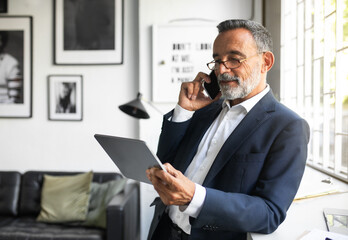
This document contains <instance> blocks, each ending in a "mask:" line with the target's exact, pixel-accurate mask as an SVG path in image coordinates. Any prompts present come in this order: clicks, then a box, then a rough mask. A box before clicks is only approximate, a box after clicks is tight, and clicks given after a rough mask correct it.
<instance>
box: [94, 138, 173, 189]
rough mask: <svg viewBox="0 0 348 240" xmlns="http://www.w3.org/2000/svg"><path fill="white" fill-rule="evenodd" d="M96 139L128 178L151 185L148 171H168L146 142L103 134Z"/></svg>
mask: <svg viewBox="0 0 348 240" xmlns="http://www.w3.org/2000/svg"><path fill="white" fill-rule="evenodd" d="M94 137H95V139H96V140H97V141H98V142H99V144H100V145H101V146H102V148H103V149H104V150H105V152H106V153H107V154H108V155H109V157H110V158H111V160H112V161H113V162H114V163H115V165H116V166H117V167H118V169H119V170H120V172H121V173H122V174H123V175H124V176H125V177H126V178H130V179H133V180H136V181H139V182H144V183H149V184H151V181H150V180H149V179H148V178H147V177H146V169H148V168H151V167H154V166H158V167H160V168H162V169H163V170H164V171H166V170H165V168H164V167H163V165H162V163H161V161H160V160H159V159H158V158H157V156H156V155H155V154H153V153H152V152H151V150H150V149H149V148H148V146H147V145H146V143H145V142H144V141H141V140H137V139H131V138H122V137H115V136H107V135H102V134H95V135H94Z"/></svg>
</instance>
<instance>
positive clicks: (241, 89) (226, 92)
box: [218, 67, 261, 100]
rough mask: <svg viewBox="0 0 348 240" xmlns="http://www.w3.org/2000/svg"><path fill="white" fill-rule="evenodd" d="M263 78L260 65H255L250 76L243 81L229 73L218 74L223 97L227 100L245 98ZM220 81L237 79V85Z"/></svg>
mask: <svg viewBox="0 0 348 240" xmlns="http://www.w3.org/2000/svg"><path fill="white" fill-rule="evenodd" d="M260 80H261V73H260V71H259V68H258V67H255V68H254V69H253V70H252V72H251V74H250V77H249V78H247V79H245V80H244V81H242V80H241V79H240V78H239V77H236V76H231V75H229V74H228V73H223V74H221V75H219V76H218V82H219V86H220V89H221V93H222V97H223V98H225V99H227V100H235V99H238V98H245V97H246V96H248V95H249V94H250V93H251V92H252V91H253V90H254V89H255V88H256V86H257V85H259V83H260ZM220 81H236V82H237V83H238V86H237V87H231V86H229V85H227V84H220Z"/></svg>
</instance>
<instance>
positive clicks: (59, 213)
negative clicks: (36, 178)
mask: <svg viewBox="0 0 348 240" xmlns="http://www.w3.org/2000/svg"><path fill="white" fill-rule="evenodd" d="M92 178H93V172H88V173H81V174H77V175H74V176H50V175H44V182H43V187H42V191H41V211H40V214H39V216H38V218H37V220H38V221H42V222H52V223H54V222H56V223H58V222H73V221H84V220H85V219H86V215H87V212H88V203H89V195H90V186H91V182H92Z"/></svg>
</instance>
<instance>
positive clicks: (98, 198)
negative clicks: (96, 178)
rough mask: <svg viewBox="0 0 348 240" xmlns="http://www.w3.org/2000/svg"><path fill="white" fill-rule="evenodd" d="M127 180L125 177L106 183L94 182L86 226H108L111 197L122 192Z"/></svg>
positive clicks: (84, 223)
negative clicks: (107, 212) (108, 209)
mask: <svg viewBox="0 0 348 240" xmlns="http://www.w3.org/2000/svg"><path fill="white" fill-rule="evenodd" d="M126 182H127V180H126V179H125V178H123V179H119V180H113V181H109V182H106V183H92V184H91V193H90V199H89V206H88V213H87V216H86V221H84V222H83V225H85V226H93V227H101V228H106V208H107V205H108V203H109V202H110V201H111V199H112V198H113V197H114V196H115V195H116V194H118V193H119V192H121V191H122V190H123V189H124V187H125V185H126Z"/></svg>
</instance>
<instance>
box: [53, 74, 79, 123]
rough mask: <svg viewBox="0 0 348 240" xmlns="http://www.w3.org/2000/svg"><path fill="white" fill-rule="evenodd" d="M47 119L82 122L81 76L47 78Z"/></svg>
mask: <svg viewBox="0 0 348 240" xmlns="http://www.w3.org/2000/svg"><path fill="white" fill-rule="evenodd" d="M47 85H48V119H49V120H56V121H82V110H83V109H82V102H83V99H82V89H83V76H82V75H49V76H48V84H47Z"/></svg>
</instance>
